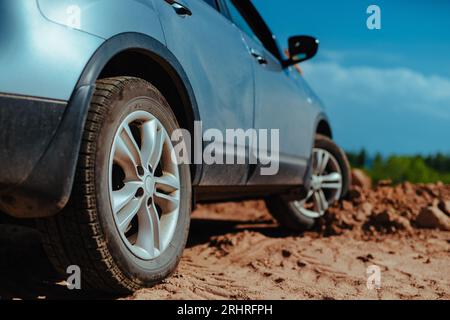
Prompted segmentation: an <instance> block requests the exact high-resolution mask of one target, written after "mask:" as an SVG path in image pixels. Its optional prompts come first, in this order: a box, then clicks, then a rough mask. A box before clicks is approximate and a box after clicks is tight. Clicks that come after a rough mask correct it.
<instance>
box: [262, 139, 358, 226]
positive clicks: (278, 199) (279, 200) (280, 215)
mask: <svg viewBox="0 0 450 320" xmlns="http://www.w3.org/2000/svg"><path fill="white" fill-rule="evenodd" d="M314 147H315V148H319V149H324V150H327V151H328V152H330V153H331V154H332V155H333V156H334V158H335V159H336V160H337V162H338V164H339V167H340V170H341V174H342V193H341V196H340V199H343V198H344V197H345V195H346V194H347V192H348V189H349V186H350V184H351V168H350V164H349V162H348V159H347V156H346V154H345V152H344V151H343V150H342V149H341V148H339V147H338V146H337V145H336V144H335V143H334V142H333V141H332V140H331V139H330V138H328V137H326V136H323V135H319V134H318V135H316V138H315V143H314ZM294 200H298V199H293V198H292V196H288V195H277V196H273V197H270V198H267V199H266V205H267V207H268V209H269V211H270V213H271V214H272V216H273V217H274V218H275V219H276V220H277V221H278V222H279V223H280V225H282V226H283V227H286V228H288V229H291V230H294V231H304V230H308V229H311V228H313V227H314V225H315V224H316V222H317V220H318V219H314V218H311V217H307V216H305V215H304V214H302V213H301V212H300V211H299V210H296V209H295V207H294V206H293V205H292V201H294Z"/></svg>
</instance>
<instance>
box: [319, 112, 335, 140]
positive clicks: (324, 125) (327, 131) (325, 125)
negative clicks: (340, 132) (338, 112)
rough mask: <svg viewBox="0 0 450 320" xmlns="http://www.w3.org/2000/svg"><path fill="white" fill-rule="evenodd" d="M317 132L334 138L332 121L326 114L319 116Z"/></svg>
mask: <svg viewBox="0 0 450 320" xmlns="http://www.w3.org/2000/svg"><path fill="white" fill-rule="evenodd" d="M316 134H321V135H323V136H326V137H328V138H330V139H333V131H332V130H331V125H330V122H329V121H328V118H327V117H326V116H321V117H319V119H318V121H317V125H316Z"/></svg>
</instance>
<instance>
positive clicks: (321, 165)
mask: <svg viewBox="0 0 450 320" xmlns="http://www.w3.org/2000/svg"><path fill="white" fill-rule="evenodd" d="M317 157H318V159H317V174H318V175H321V174H323V173H324V172H325V169H326V168H327V165H328V161H330V155H329V154H328V152H325V151H322V150H320V152H317Z"/></svg>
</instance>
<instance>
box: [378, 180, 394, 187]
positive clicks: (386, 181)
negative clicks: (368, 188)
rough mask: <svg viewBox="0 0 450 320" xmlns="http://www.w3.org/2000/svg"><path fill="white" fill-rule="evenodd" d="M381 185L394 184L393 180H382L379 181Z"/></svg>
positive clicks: (388, 185)
mask: <svg viewBox="0 0 450 320" xmlns="http://www.w3.org/2000/svg"><path fill="white" fill-rule="evenodd" d="M378 186H379V187H390V186H392V180H380V181H378Z"/></svg>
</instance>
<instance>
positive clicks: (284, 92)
mask: <svg viewBox="0 0 450 320" xmlns="http://www.w3.org/2000/svg"><path fill="white" fill-rule="evenodd" d="M223 2H224V3H225V4H226V6H227V8H228V12H229V15H230V18H231V19H233V20H234V21H235V22H236V23H239V24H241V25H243V26H242V27H241V29H242V31H243V36H244V39H245V43H246V45H247V50H248V52H249V53H250V55H251V56H252V57H253V64H254V74H255V96H256V100H255V128H256V129H275V130H279V172H278V174H277V175H275V176H270V177H267V176H264V175H262V174H261V170H259V169H258V170H254V173H253V176H252V177H250V179H249V181H248V184H250V185H253V184H289V185H298V184H301V183H303V178H304V176H305V173H306V169H307V166H308V161H309V159H310V157H311V152H312V143H313V137H312V132H313V125H314V124H313V121H312V119H313V115H314V108H313V106H312V103H313V101H312V97H310V95H309V92H308V91H307V90H305V88H302V87H301V86H300V85H299V82H298V81H295V80H294V77H299V76H300V75H299V74H298V72H297V70H295V68H283V66H282V63H281V59H280V58H281V53H280V52H279V48H278V47H277V45H276V42H275V41H274V37H273V36H272V33H270V30H269V29H268V28H267V26H266V25H265V23H264V21H263V20H262V18H261V17H260V16H259V14H258V13H257V11H256V9H255V7H254V6H253V5H252V4H251V3H250V2H249V1H247V0H240V1H234V0H223ZM246 10H249V11H246ZM255 26H258V27H259V28H257V27H255ZM261 28H265V29H263V30H260V29H261ZM269 33H270V35H269ZM264 35H265V36H266V38H267V37H270V39H269V40H271V41H270V43H265V42H263V41H265V37H264ZM269 142H270V140H269ZM268 145H269V147H270V146H271V144H270V143H269V144H268ZM259 151H261V150H259ZM272 151H275V150H272Z"/></svg>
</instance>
